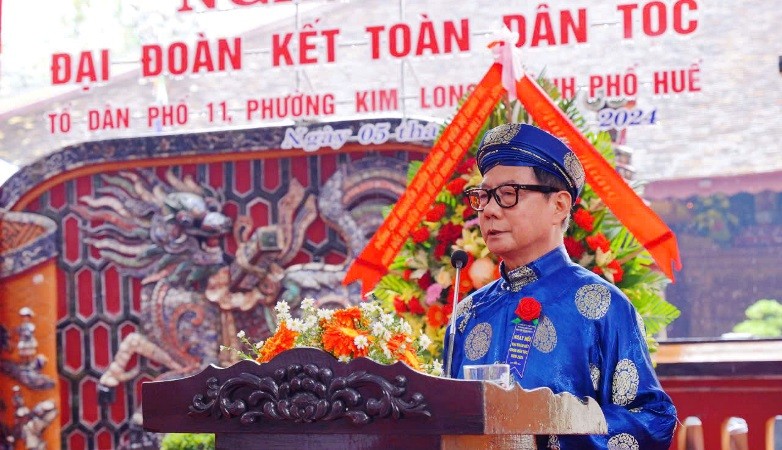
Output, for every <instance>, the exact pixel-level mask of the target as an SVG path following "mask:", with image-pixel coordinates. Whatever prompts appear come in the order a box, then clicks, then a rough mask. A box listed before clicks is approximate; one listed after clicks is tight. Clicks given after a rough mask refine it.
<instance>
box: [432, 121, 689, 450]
mask: <svg viewBox="0 0 782 450" xmlns="http://www.w3.org/2000/svg"><path fill="white" fill-rule="evenodd" d="M477 160H478V168H479V170H480V172H481V174H482V175H483V181H482V183H481V185H480V187H479V188H475V189H470V190H468V191H466V193H465V195H466V196H467V198H468V199H469V201H470V205H471V206H472V207H473V208H474V209H475V210H477V211H478V217H479V221H480V228H481V234H482V235H483V238H484V240H485V241H486V245H487V247H488V248H489V250H490V251H491V252H492V253H494V254H495V255H497V256H498V257H500V258H501V259H502V263H501V264H500V273H501V277H500V278H499V279H498V280H496V281H494V282H492V283H490V284H488V285H487V286H484V287H483V288H481V289H479V290H478V291H476V292H474V293H473V294H472V295H470V296H469V297H467V298H465V299H463V300H462V301H461V302H460V304H459V306H458V307H457V310H456V312H455V314H456V315H457V317H456V322H455V324H456V336H455V341H454V351H453V361H452V369H451V370H452V372H453V373H452V374H450V375H451V376H455V377H457V378H464V371H463V366H464V365H470V364H493V363H508V364H510V366H511V373H512V374H513V377H514V378H515V381H516V382H517V383H518V384H519V385H521V387H523V388H525V389H533V388H537V387H544V386H545V387H549V388H551V389H552V390H553V391H554V393H559V392H570V393H572V394H574V395H576V396H578V397H587V396H589V397H592V398H594V399H596V400H597V402H598V403H599V404H600V407H601V408H602V411H603V414H604V415H605V418H606V422H607V423H608V434H607V435H587V436H577V435H568V436H566V435H561V436H539V437H538V438H537V445H538V448H541V449H545V448H548V449H562V450H564V449H569V450H570V449H572V450H576V449H577V450H586V449H635V450H638V449H641V450H657V449H660V450H667V449H668V448H669V446H670V443H671V439H672V436H673V431H674V428H675V424H676V410H675V408H674V406H673V404H672V402H671V399H670V397H668V395H667V394H666V393H665V392H663V390H662V388H661V387H660V383H659V381H658V380H657V377H656V375H655V373H654V369H653V368H652V363H651V360H650V358H649V351H648V349H647V346H646V340H645V332H644V329H643V320H642V319H641V316H640V315H639V314H638V313H637V312H636V311H635V309H634V307H633V306H632V304H631V303H630V301H629V300H628V299H627V297H625V295H624V294H623V293H622V292H621V291H620V290H619V289H618V288H617V287H616V286H614V285H613V284H611V283H608V282H607V281H605V280H603V279H602V278H600V277H599V276H597V275H596V274H594V273H592V272H591V271H589V270H586V269H584V268H583V267H581V266H579V265H577V264H575V263H573V262H571V260H570V258H569V257H568V255H567V253H566V252H565V248H564V246H563V238H564V233H565V230H566V229H567V225H568V222H569V219H570V210H571V208H572V206H573V205H574V203H575V200H576V197H577V196H578V195H579V193H580V192H581V189H582V187H583V184H584V170H583V167H582V166H581V163H580V162H579V161H578V158H577V157H576V155H575V154H574V153H573V152H572V151H571V150H570V149H569V148H568V147H567V146H566V145H565V144H564V143H563V142H562V141H560V140H559V139H557V138H556V137H554V136H552V135H551V134H549V133H547V132H545V131H542V130H540V129H538V128H536V127H533V126H530V125H524V124H506V125H501V126H499V127H496V128H494V129H492V130H490V131H488V132H487V133H486V135H485V136H484V137H483V141H482V142H481V145H480V148H479V150H478V154H477ZM519 316H522V317H524V319H525V320H522V319H521V318H520V317H519ZM524 343H531V344H532V345H524ZM448 353H449V352H448V349H446V351H445V355H448Z"/></svg>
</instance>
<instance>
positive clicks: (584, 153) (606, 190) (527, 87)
mask: <svg viewBox="0 0 782 450" xmlns="http://www.w3.org/2000/svg"><path fill="white" fill-rule="evenodd" d="M516 95H517V96H518V97H519V100H520V101H521V103H522V104H523V105H524V109H526V110H527V112H529V114H530V115H531V116H532V118H533V119H535V122H537V123H538V125H539V126H540V127H541V128H542V129H544V130H546V131H548V132H549V133H551V134H553V135H555V136H557V137H559V138H560V139H564V140H565V141H566V143H567V144H568V146H569V147H570V148H571V149H572V150H573V152H574V153H575V154H576V156H578V159H579V161H581V164H582V165H583V166H584V172H585V173H586V180H587V183H589V185H590V186H591V187H592V189H593V190H594V191H595V193H596V194H597V195H598V196H599V197H600V198H601V199H602V200H603V202H605V204H606V206H607V207H608V208H609V209H610V210H611V211H612V212H613V213H614V215H615V216H616V218H617V219H619V221H620V222H622V225H624V226H625V227H627V229H628V230H629V231H630V233H632V234H633V236H635V238H636V239H638V242H640V243H641V245H643V246H644V247H645V248H646V249H647V250H648V251H649V253H650V254H651V255H652V257H653V258H654V260H655V262H656V263H657V265H658V266H659V267H660V270H662V271H663V273H664V274H665V275H666V276H667V277H668V278H670V279H671V280H674V274H673V270H674V267H675V268H676V270H681V260H680V257H679V247H678V245H677V244H676V236H675V235H674V234H673V232H672V231H671V230H670V229H669V228H668V226H667V225H666V224H665V222H663V221H662V219H660V217H658V216H657V214H656V213H655V212H654V211H652V209H651V208H650V207H649V206H648V205H647V204H646V203H644V201H643V200H642V199H641V198H640V197H639V196H638V194H636V193H635V191H634V190H633V188H631V187H630V185H628V184H627V182H625V180H624V179H622V177H621V176H620V175H619V173H618V172H617V171H616V170H614V168H613V167H611V164H609V163H608V161H606V159H605V158H603V156H602V155H601V154H600V152H598V151H597V149H596V148H595V147H594V146H593V145H592V143H591V142H589V140H587V138H586V137H584V135H583V134H581V132H580V131H579V130H578V128H576V126H575V125H573V122H571V121H570V119H569V118H568V117H567V116H566V115H565V113H563V112H562V110H561V109H560V108H559V107H558V106H557V105H556V104H554V102H553V101H552V100H551V98H550V97H549V96H548V95H547V94H546V93H545V92H544V91H543V89H541V87H540V86H538V84H537V83H536V82H535V81H534V80H532V79H531V78H530V77H529V76H527V75H525V76H524V77H522V79H521V80H519V81H518V82H517V83H516Z"/></svg>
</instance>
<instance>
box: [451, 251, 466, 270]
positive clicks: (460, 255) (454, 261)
mask: <svg viewBox="0 0 782 450" xmlns="http://www.w3.org/2000/svg"><path fill="white" fill-rule="evenodd" d="M466 264H467V252H465V251H464V250H456V251H454V252H453V253H451V265H452V266H454V267H455V268H457V269H461V268H462V267H464V266H465V265H466Z"/></svg>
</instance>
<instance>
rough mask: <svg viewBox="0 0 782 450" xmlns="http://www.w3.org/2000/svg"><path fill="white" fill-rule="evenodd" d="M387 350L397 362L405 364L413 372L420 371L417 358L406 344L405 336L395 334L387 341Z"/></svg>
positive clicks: (419, 363)
mask: <svg viewBox="0 0 782 450" xmlns="http://www.w3.org/2000/svg"><path fill="white" fill-rule="evenodd" d="M387 345H388V350H389V351H390V352H391V354H392V355H393V356H394V357H395V358H396V359H398V360H400V361H402V362H403V363H405V364H407V365H408V366H410V367H412V368H413V369H415V370H420V369H421V362H420V361H418V356H416V354H415V353H414V352H413V351H412V349H411V348H410V345H409V344H408V343H407V335H405V334H404V333H396V334H394V335H393V336H391V339H389V340H388V343H387Z"/></svg>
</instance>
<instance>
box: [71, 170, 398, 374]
mask: <svg viewBox="0 0 782 450" xmlns="http://www.w3.org/2000/svg"><path fill="white" fill-rule="evenodd" d="M406 165H407V163H406V162H404V161H400V160H396V159H391V158H382V157H373V158H364V159H361V160H359V161H356V162H353V163H351V164H348V165H344V166H341V167H340V168H339V169H338V170H337V172H336V173H335V174H334V175H332V176H331V177H330V178H329V179H328V180H327V181H326V183H324V185H323V186H322V187H321V188H320V192H318V193H317V194H318V195H317V197H316V195H315V193H314V192H312V190H311V189H305V188H304V187H303V186H302V185H301V184H300V183H298V182H297V181H296V180H295V179H291V180H290V182H289V184H288V191H287V192H286V194H285V195H284V196H283V197H282V198H281V199H280V200H279V202H278V204H277V211H278V214H277V216H278V217H277V222H276V223H274V224H271V225H268V226H263V227H259V228H255V229H253V228H254V227H253V224H252V223H251V220H250V219H249V218H248V217H238V218H237V219H236V220H235V221H232V220H231V218H229V217H228V216H226V215H225V214H223V213H222V212H221V210H222V206H223V200H222V198H221V196H220V194H219V193H218V192H216V191H215V190H214V189H212V188H210V187H207V186H201V185H199V184H198V183H197V182H196V181H195V180H194V179H193V178H191V177H188V176H186V177H184V178H182V179H180V178H178V177H177V176H175V175H174V174H173V173H171V172H169V173H167V174H166V176H165V178H164V179H163V180H161V179H159V178H158V177H157V176H156V175H154V173H152V172H151V171H143V170H140V171H133V172H130V171H125V172H120V173H118V174H114V175H103V176H102V177H101V178H102V180H103V186H101V187H100V188H98V189H97V190H96V195H94V196H85V197H82V198H80V203H79V204H77V205H73V206H72V209H73V211H74V212H76V213H77V214H78V215H79V216H80V217H81V218H82V219H84V222H83V224H82V228H83V231H84V233H85V236H86V238H85V242H87V243H88V244H90V245H92V246H93V247H94V248H96V249H97V250H98V252H99V253H100V255H101V257H102V258H103V259H105V260H106V261H109V262H111V263H113V264H114V265H116V266H117V267H118V269H119V270H120V271H121V273H123V274H124V275H126V276H130V277H136V278H140V279H141V284H142V290H141V317H140V325H141V329H140V331H139V332H136V333H132V334H130V335H128V336H127V337H126V338H125V339H123V340H122V342H121V344H120V346H119V349H118V351H117V353H116V354H115V355H114V359H113V361H112V363H111V364H110V366H109V369H108V370H107V371H106V372H105V373H104V374H103V376H102V377H101V379H100V382H101V384H102V385H104V386H106V387H109V388H110V387H113V386H116V385H118V384H119V383H122V382H127V381H129V380H131V379H133V378H135V377H136V376H137V375H138V374H139V370H140V369H139V368H138V367H137V368H136V369H134V370H127V364H128V362H129V361H130V359H131V358H132V356H133V355H134V354H139V355H141V356H144V357H146V358H148V359H151V360H153V361H155V362H157V363H158V364H160V365H162V366H163V367H165V368H167V369H169V371H168V372H166V373H164V374H163V375H161V378H169V377H171V376H181V375H187V374H191V373H194V372H196V371H198V370H200V369H201V368H203V367H205V366H206V365H208V364H211V363H217V362H221V363H223V364H226V363H229V362H230V361H226V360H222V361H220V358H221V353H220V352H219V348H220V345H221V344H222V345H231V346H236V345H237V343H236V342H235V340H236V332H237V331H238V330H239V329H242V330H246V331H247V332H248V334H249V335H250V336H253V337H256V338H259V339H260V338H265V337H266V336H267V335H268V334H269V333H270V330H272V329H273V328H274V325H275V323H274V315H273V308H272V306H273V305H274V304H275V303H276V302H277V301H278V300H286V301H288V302H289V303H290V304H291V306H292V308H294V309H295V308H296V306H297V305H298V304H299V302H300V301H301V299H303V298H304V297H312V298H315V299H316V301H317V302H318V304H319V305H321V306H323V305H333V306H346V305H349V304H351V303H355V302H356V301H358V299H359V295H360V294H359V292H360V291H359V289H358V286H355V285H353V286H348V287H345V286H343V285H342V283H341V281H342V279H343V278H344V275H345V271H346V270H347V267H348V266H349V265H350V263H351V262H352V261H353V259H354V258H355V257H356V255H358V254H359V253H360V252H361V250H362V249H363V247H364V246H365V245H366V243H367V242H368V240H369V238H370V237H371V235H372V233H373V232H374V230H375V229H376V228H377V227H378V226H379V224H380V223H381V222H382V208H384V207H386V206H387V205H389V204H391V203H392V202H394V201H395V200H396V199H397V198H398V197H399V196H400V195H401V193H402V192H403V191H404V189H405V185H406ZM318 215H320V217H321V218H322V219H323V220H324V222H325V223H326V224H327V225H328V226H330V227H331V228H332V229H333V230H334V231H336V233H337V234H338V235H339V236H340V237H341V238H342V239H343V241H344V242H345V246H346V249H345V250H346V259H345V261H344V262H342V263H340V264H328V263H325V262H310V263H305V264H294V265H290V262H291V261H292V260H293V259H294V258H295V257H296V255H297V254H298V253H299V251H300V250H301V249H302V247H303V244H304V241H305V238H306V231H307V228H308V227H309V226H310V224H312V223H313V221H314V220H316V219H317V218H318ZM231 232H233V236H234V238H235V240H236V244H237V249H236V251H235V254H234V255H230V254H228V253H227V252H226V251H225V250H224V243H225V240H226V238H227V237H228V236H229V233H231ZM227 354H229V352H223V353H222V355H223V356H225V355H227Z"/></svg>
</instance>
